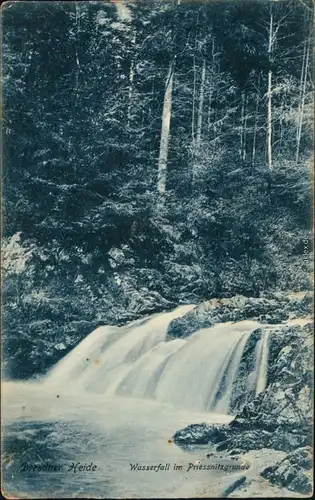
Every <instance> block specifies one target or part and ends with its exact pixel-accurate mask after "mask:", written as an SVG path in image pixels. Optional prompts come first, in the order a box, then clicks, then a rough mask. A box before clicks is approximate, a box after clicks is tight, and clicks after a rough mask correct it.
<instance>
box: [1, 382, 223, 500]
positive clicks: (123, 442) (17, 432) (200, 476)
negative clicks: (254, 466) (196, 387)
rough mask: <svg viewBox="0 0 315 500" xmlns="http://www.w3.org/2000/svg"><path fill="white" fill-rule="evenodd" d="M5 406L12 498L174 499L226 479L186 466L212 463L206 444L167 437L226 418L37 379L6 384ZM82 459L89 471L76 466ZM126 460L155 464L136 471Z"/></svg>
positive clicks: (6, 470)
mask: <svg viewBox="0 0 315 500" xmlns="http://www.w3.org/2000/svg"><path fill="white" fill-rule="evenodd" d="M2 408H3V411H2V419H3V487H4V492H5V494H6V495H9V496H15V497H21V496H22V497H23V498H27V497H29V498H46V497H50V498H52V497H55V498H57V497H69V498H70V497H71V498H80V497H81V498H87V497H93V498H150V497H151V498H163V497H164V498H171V497H176V496H178V495H177V492H178V491H179V490H180V491H181V494H180V496H181V497H183V496H188V497H189V496H191V492H192V491H193V490H194V487H195V486H199V487H200V485H201V484H208V485H209V484H211V481H212V480H215V481H217V480H218V478H219V476H220V475H222V476H225V477H226V472H220V471H217V470H211V471H200V470H190V471H189V472H187V469H188V467H189V463H194V464H198V463H199V461H201V463H202V464H209V463H211V462H210V459H207V458H206V454H207V453H208V452H209V448H207V450H205V449H202V448H195V449H191V450H189V451H183V450H181V449H180V448H178V447H177V446H176V445H175V444H174V443H173V442H172V440H171V438H172V436H173V434H174V433H175V431H176V430H178V429H180V428H182V427H184V426H186V425H188V424H190V423H196V422H204V421H206V422H221V423H223V422H228V421H229V420H230V419H231V417H229V416H224V415H218V414H209V413H192V412H187V411H185V410H183V409H180V408H176V407H173V406H172V405H169V404H161V403H157V402H155V401H150V400H142V399H138V400H137V399H132V398H123V397H117V396H113V397H105V396H102V395H90V394H85V393H82V394H77V393H71V392H70V391H67V390H66V389H64V390H59V391H58V392H56V390H55V389H52V388H51V389H48V388H47V387H45V386H43V385H42V384H41V383H38V382H35V383H15V382H7V383H4V384H3V389H2ZM211 460H212V462H213V461H216V462H217V461H218V460H217V459H216V458H212V459H211ZM222 460H223V462H222ZM229 460H231V459H228V458H225V459H224V458H222V459H220V463H224V462H226V461H229ZM78 463H80V464H79V465H77V467H76V468H75V465H76V464H78ZM73 464H74V465H73ZM84 464H86V467H85V468H87V469H89V468H90V469H91V470H79V467H80V465H81V466H84ZM131 464H132V465H136V464H138V465H141V466H146V467H147V466H148V467H151V466H153V467H155V469H152V470H144V471H143V470H141V471H138V470H137V471H135V470H131ZM159 464H160V465H159ZM167 464H169V465H167ZM175 464H176V468H175V469H174V465H175ZM34 466H35V467H36V469H35V470H34ZM87 466H89V467H87ZM38 467H41V468H42V470H39V469H38ZM54 468H57V469H58V470H52V469H54ZM163 468H164V469H163ZM43 469H44V470H43ZM45 469H46V470H45ZM229 474H231V473H229ZM185 492H187V495H185Z"/></svg>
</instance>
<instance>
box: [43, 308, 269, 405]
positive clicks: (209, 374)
mask: <svg viewBox="0 0 315 500" xmlns="http://www.w3.org/2000/svg"><path fill="white" fill-rule="evenodd" d="M193 307H194V306H193V305H190V306H189V305H188V306H180V307H178V308H177V309H176V310H175V311H173V312H170V313H161V314H155V315H153V316H151V317H149V318H145V319H142V320H139V321H135V322H132V323H129V324H128V325H126V326H124V327H120V328H119V327H110V326H105V327H100V328H98V329H96V330H95V331H94V332H92V333H91V334H90V335H89V336H88V337H87V338H85V339H84V340H83V341H82V342H81V343H80V344H79V345H78V346H77V347H76V348H75V349H73V351H71V352H70V353H69V354H68V355H67V356H65V358H63V359H62V360H61V361H60V362H59V363H57V365H56V366H55V367H54V368H53V369H52V370H51V371H50V372H49V374H48V375H47V377H46V380H45V382H44V383H45V384H49V385H57V386H60V385H61V384H62V385H64V384H67V386H69V385H74V386H79V387H80V388H81V389H83V390H86V391H89V392H94V393H100V394H112V395H119V396H128V397H134V398H148V399H150V398H151V399H155V400H157V401H160V402H162V403H171V404H172V405H175V406H178V407H184V408H188V409H192V410H202V411H204V410H207V411H212V412H217V413H225V414H228V413H229V406H230V400H231V397H232V392H233V382H234V381H235V379H236V377H237V376H238V370H239V366H240V362H241V358H242V355H243V351H244V348H245V345H246V343H247V341H248V339H249V337H250V335H251V333H252V331H254V330H255V329H256V328H258V327H259V326H260V324H259V323H257V322H254V321H241V322H238V323H222V324H218V325H215V326H214V327H211V328H206V329H203V330H199V331H198V332H195V333H194V334H192V335H191V336H189V337H187V338H186V339H185V340H183V339H174V340H171V341H169V342H165V336H166V333H167V329H168V325H169V324H170V322H171V321H172V320H173V319H174V318H176V317H180V316H183V315H184V314H185V313H186V312H188V311H189V310H190V309H192V308H193ZM267 363H268V336H267V335H265V336H264V337H263V339H262V341H261V343H260V344H259V346H258V355H257V363H256V370H255V371H256V377H255V378H256V392H257V391H261V390H263V388H264V386H265V383H266V369H267V368H266V366H267Z"/></svg>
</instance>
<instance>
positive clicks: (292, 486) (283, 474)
mask: <svg viewBox="0 0 315 500" xmlns="http://www.w3.org/2000/svg"><path fill="white" fill-rule="evenodd" d="M311 469H312V451H311V447H303V448H298V449H296V450H295V451H293V452H292V453H289V454H288V455H287V456H286V457H285V458H283V459H282V460H281V461H279V462H278V463H276V464H275V465H273V466H270V467H267V468H266V469H264V470H263V471H262V473H261V476H262V477H264V478H265V479H268V480H269V481H270V482H271V483H272V484H277V485H279V486H281V487H285V488H287V489H288V490H291V491H296V492H298V493H302V494H309V493H311V492H312V475H311Z"/></svg>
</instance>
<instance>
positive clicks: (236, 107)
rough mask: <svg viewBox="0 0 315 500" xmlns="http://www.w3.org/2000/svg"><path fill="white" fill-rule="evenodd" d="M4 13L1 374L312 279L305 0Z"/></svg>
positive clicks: (72, 5)
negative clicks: (96, 335) (95, 337)
mask: <svg viewBox="0 0 315 500" xmlns="http://www.w3.org/2000/svg"><path fill="white" fill-rule="evenodd" d="M2 27H3V40H2V79H3V86H2V101H3V154H2V156H3V235H2V236H3V241H2V255H3V262H2V266H3V272H4V283H3V311H4V315H3V316H4V317H3V328H4V358H5V363H4V371H5V374H6V376H8V377H10V378H20V379H21V378H28V377H32V376H34V375H38V374H41V373H44V372H45V371H46V370H47V368H49V367H50V366H51V365H52V364H53V363H55V362H56V361H57V360H58V359H60V358H61V357H62V356H63V355H64V354H65V353H67V352H68V351H69V350H70V349H71V348H72V347H73V346H75V345H77V344H78V343H79V342H80V340H82V339H83V338H84V337H85V336H86V335H87V334H88V333H90V332H91V331H92V330H93V328H95V327H96V326H98V325H101V324H116V325H121V324H123V323H125V322H126V321H127V320H132V319H136V318H139V317H141V316H143V315H145V314H149V313H153V312H158V311H162V310H168V309H170V308H172V307H175V306H177V305H178V304H193V303H194V304H198V303H199V302H201V301H203V300H209V299H212V298H228V297H233V296H235V295H244V296H246V297H261V296H264V295H265V296H268V294H269V295H270V296H273V294H277V293H282V292H286V291H307V290H311V288H312V282H311V255H312V232H311V229H312V179H311V157H312V144H313V142H312V141H313V137H312V128H313V91H314V86H313V81H312V72H313V67H312V48H313V35H312V27H313V4H312V1H311V0H303V1H302V0H279V1H277V0H269V1H267V0H266V1H263V0H233V1H232V0H230V1H228V2H227V1H225V0H202V1H201V0H200V1H184V0H182V1H180V0H176V1H175V0H151V1H145V0H137V1H130V2H125V3H122V2H119V1H117V0H116V1H114V0H113V1H112V2H103V1H85V2H30V3H28V2H7V3H5V4H4V7H3V9H2Z"/></svg>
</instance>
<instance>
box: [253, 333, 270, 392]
mask: <svg viewBox="0 0 315 500" xmlns="http://www.w3.org/2000/svg"><path fill="white" fill-rule="evenodd" d="M269 335H270V329H267V328H265V329H264V330H263V332H262V335H261V339H260V340H259V343H258V344H257V355H256V370H255V372H256V374H257V382H256V396H257V394H259V393H260V392H262V391H263V390H264V389H265V387H266V384H267V375H268V354H269Z"/></svg>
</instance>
